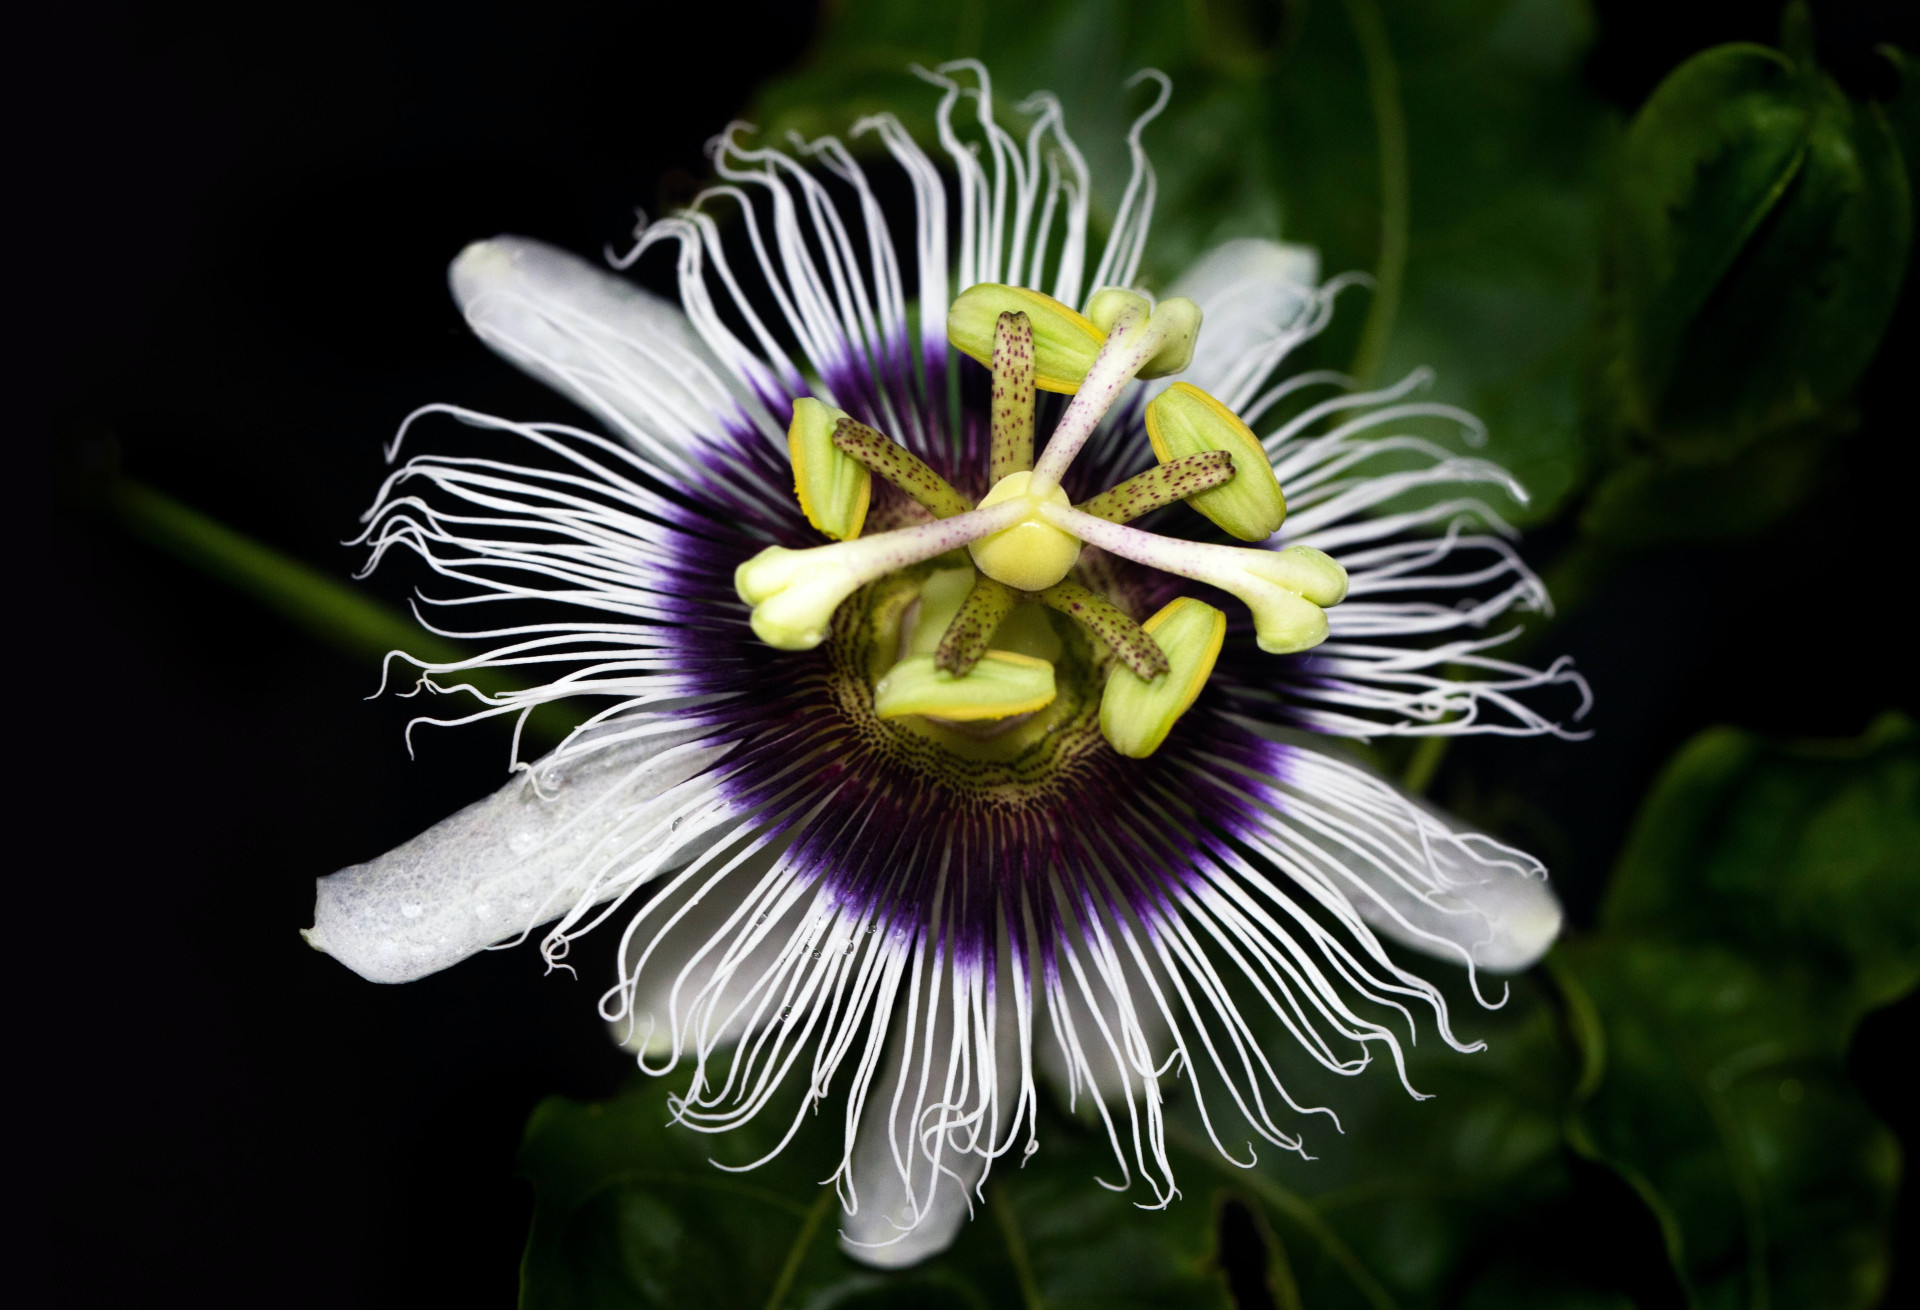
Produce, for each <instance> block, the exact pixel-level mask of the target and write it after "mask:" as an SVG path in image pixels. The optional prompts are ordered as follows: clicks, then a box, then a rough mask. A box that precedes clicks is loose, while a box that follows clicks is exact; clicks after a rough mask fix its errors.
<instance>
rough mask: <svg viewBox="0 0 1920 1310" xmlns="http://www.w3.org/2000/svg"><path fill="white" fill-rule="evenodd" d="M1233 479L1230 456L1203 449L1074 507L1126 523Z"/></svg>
mask: <svg viewBox="0 0 1920 1310" xmlns="http://www.w3.org/2000/svg"><path fill="white" fill-rule="evenodd" d="M1232 477H1233V456H1232V455H1230V454H1228V453H1227V452H1226V451H1224V450H1203V451H1201V452H1200V453H1199V454H1197V455H1183V456H1181V457H1180V458H1179V459H1173V460H1168V461H1167V462H1166V463H1164V464H1156V465H1155V466H1154V467H1152V468H1150V469H1148V470H1147V471H1146V472H1145V473H1138V474H1135V475H1134V476H1133V477H1130V478H1128V479H1127V480H1126V481H1125V482H1122V483H1121V484H1120V485H1119V486H1117V487H1113V488H1111V489H1109V490H1107V491H1103V492H1101V493H1100V494H1099V495H1097V496H1095V497H1094V498H1093V499H1092V500H1085V501H1082V502H1080V504H1079V505H1078V506H1077V508H1078V509H1079V510H1080V511H1081V512H1082V513H1086V514H1091V515H1093V516H1094V517H1095V518H1099V519H1105V520H1107V522H1109V523H1128V522H1131V521H1132V520H1134V519H1137V518H1139V517H1140V516H1141V515H1142V514H1151V513H1152V512H1153V511H1154V510H1156V509H1161V508H1163V507H1165V506H1167V505H1171V504H1173V502H1174V501H1176V500H1185V499H1186V498H1187V497H1188V496H1193V495H1197V494H1198V493H1200V492H1202V491H1206V490H1207V489H1209V488H1211V487H1217V486H1219V485H1220V484H1221V483H1223V482H1226V481H1228V480H1229V479H1231V478H1232Z"/></svg>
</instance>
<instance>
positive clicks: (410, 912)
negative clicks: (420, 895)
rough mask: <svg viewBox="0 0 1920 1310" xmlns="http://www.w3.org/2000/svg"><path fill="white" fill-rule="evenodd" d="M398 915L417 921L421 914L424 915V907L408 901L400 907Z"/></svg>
mask: <svg viewBox="0 0 1920 1310" xmlns="http://www.w3.org/2000/svg"><path fill="white" fill-rule="evenodd" d="M400 913H401V914H403V915H405V916H406V917H407V918H409V919H417V918H419V917H420V916H421V915H422V914H425V913H426V907H425V906H424V905H420V904H418V903H417V902H414V901H408V902H407V903H406V904H405V905H402V906H401V907H400Z"/></svg>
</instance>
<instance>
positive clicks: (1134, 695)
mask: <svg viewBox="0 0 1920 1310" xmlns="http://www.w3.org/2000/svg"><path fill="white" fill-rule="evenodd" d="M1143 631H1145V632H1146V633H1148V634H1149V635H1148V638H1147V639H1148V640H1149V641H1153V642H1156V643H1158V646H1157V649H1162V650H1164V651H1165V652H1166V654H1165V656H1164V659H1165V661H1166V663H1167V667H1166V670H1165V671H1166V673H1167V676H1166V677H1164V678H1158V679H1152V678H1143V677H1140V676H1138V674H1139V671H1138V670H1137V669H1136V670H1132V671H1129V670H1127V669H1115V670H1114V671H1113V672H1112V673H1111V674H1110V675H1108V677H1107V689H1106V691H1105V692H1104V693H1103V694H1102V695H1101V697H1100V731H1101V734H1102V735H1104V736H1105V737H1106V739H1107V741H1108V743H1109V744H1110V745H1112V747H1113V748H1114V749H1115V750H1116V751H1119V752H1120V753H1121V754H1122V755H1125V756H1127V757H1128V758H1130V759H1136V760H1144V759H1145V758H1147V756H1149V755H1151V754H1153V753H1154V752H1155V751H1157V750H1159V749H1160V743H1161V742H1163V741H1165V740H1166V739H1167V734H1168V733H1169V732H1172V731H1173V725H1174V724H1175V723H1177V722H1178V721H1179V719H1180V716H1181V715H1182V714H1185V713H1186V712H1187V711H1188V710H1189V709H1190V708H1192V706H1193V702H1194V700H1195V699H1196V698H1197V697H1198V696H1199V695H1200V689H1201V688H1202V687H1204V686H1206V684H1207V678H1208V676H1209V675H1210V674H1212V672H1213V663H1214V661H1215V660H1216V659H1218V658H1219V657H1220V645H1221V643H1222V642H1224V641H1225V640H1226V636H1227V616H1226V615H1224V614H1222V613H1221V612H1220V611H1219V610H1217V609H1215V608H1214V607H1213V606H1211V605H1209V604H1207V603H1206V602H1204V601H1198V600H1195V599H1193V598H1192V597H1191V596H1182V597H1180V598H1179V599H1178V600H1175V601H1174V602H1173V603H1172V604H1170V605H1168V606H1167V607H1166V608H1165V609H1162V610H1161V611H1160V612H1159V613H1158V614H1155V615H1154V616H1153V617H1152V618H1150V619H1148V620H1147V621H1146V623H1145V625H1144V626H1143Z"/></svg>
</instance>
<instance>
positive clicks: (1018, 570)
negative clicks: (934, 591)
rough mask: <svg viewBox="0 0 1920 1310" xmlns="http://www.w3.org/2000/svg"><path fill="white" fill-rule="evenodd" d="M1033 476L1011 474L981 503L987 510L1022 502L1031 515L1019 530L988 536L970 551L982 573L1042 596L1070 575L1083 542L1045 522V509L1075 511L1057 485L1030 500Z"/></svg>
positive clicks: (1018, 525)
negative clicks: (1042, 518)
mask: <svg viewBox="0 0 1920 1310" xmlns="http://www.w3.org/2000/svg"><path fill="white" fill-rule="evenodd" d="M1032 479H1033V474H1031V473H1024V472H1023V473H1009V474H1007V476H1006V477H1004V478H1002V479H1000V481H999V482H998V483H997V484H995V486H994V488H993V490H992V491H989V492H988V493H987V494H986V498H985V499H983V500H982V501H981V502H980V508H981V509H983V510H984V509H988V508H991V507H994V506H999V505H1004V504H1009V503H1013V502H1018V503H1020V504H1021V505H1022V506H1023V507H1024V508H1025V510H1026V513H1025V515H1024V516H1023V517H1022V518H1020V519H1019V520H1018V521H1017V522H1016V523H1015V524H1014V526H1012V527H1010V528H1008V529H1006V530H1005V531H1004V532H996V533H994V534H993V535H992V536H990V537H982V538H981V539H980V540H978V541H975V542H974V543H972V544H971V545H970V546H968V547H967V549H968V550H969V551H970V552H971V553H972V555H973V563H974V566H975V567H976V568H978V569H979V570H980V571H981V572H982V573H984V574H986V575H987V576H988V577H990V578H996V579H998V580H999V581H1001V582H1004V583H1006V584H1007V585H1008V586H1009V587H1012V588H1013V589H1014V590H1016V591H1040V590H1043V589H1044V588H1047V587H1051V586H1052V585H1053V584H1054V583H1056V582H1058V581H1060V579H1062V578H1064V577H1066V576H1067V571H1068V570H1069V569H1071V568H1072V567H1073V566H1074V562H1075V561H1076V560H1078V559H1079V558H1080V543H1079V542H1078V541H1077V540H1075V539H1074V538H1073V537H1071V536H1069V535H1068V534H1067V533H1065V532H1062V531H1061V530H1060V529H1058V528H1056V527H1053V526H1052V525H1050V524H1047V523H1043V522H1041V521H1040V518H1039V512H1040V509H1041V507H1042V506H1043V505H1046V504H1053V505H1058V506H1059V507H1060V508H1062V509H1066V508H1069V506H1068V504H1067V493H1066V492H1064V491H1062V490H1060V487H1059V485H1058V484H1057V483H1056V484H1055V485H1054V486H1053V487H1051V488H1049V489H1048V491H1047V492H1046V494H1044V495H1040V496H1034V495H1029V494H1028V493H1027V485H1028V483H1029V482H1030V481H1032Z"/></svg>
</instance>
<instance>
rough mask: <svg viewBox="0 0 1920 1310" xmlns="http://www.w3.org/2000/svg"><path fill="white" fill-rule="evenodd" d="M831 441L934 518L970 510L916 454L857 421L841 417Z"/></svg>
mask: <svg viewBox="0 0 1920 1310" xmlns="http://www.w3.org/2000/svg"><path fill="white" fill-rule="evenodd" d="M832 440H833V445H834V448H835V450H837V451H839V452H841V453H842V455H843V456H844V457H847V458H850V459H853V460H855V461H857V462H858V463H859V464H860V465H862V466H863V467H865V468H867V469H870V470H872V471H873V472H875V473H878V474H879V475H880V476H881V477H883V478H885V479H886V480H887V481H888V482H891V483H892V484H893V485H894V486H896V487H898V488H900V490H902V491H904V492H906V493H907V494H908V495H909V496H912V497H913V498H914V499H915V500H917V501H919V502H920V504H921V505H923V506H925V507H926V510H927V512H928V513H929V514H931V515H933V516H934V517H935V518H937V519H950V518H952V517H953V516H954V515H955V514H965V513H966V512H967V511H968V510H970V509H972V508H973V506H972V505H970V504H968V503H967V498H966V497H965V496H963V495H961V494H960V493H959V492H957V491H955V490H954V489H953V484H952V483H950V482H948V481H947V480H946V479H945V478H943V477H941V476H940V475H939V474H938V473H935V472H934V471H933V470H932V469H930V468H928V467H927V465H926V463H925V462H924V461H923V460H922V459H921V458H920V457H919V456H918V455H916V454H914V453H913V452H912V451H910V450H908V449H907V448H906V447H905V446H902V445H901V444H899V443H898V442H896V441H893V440H891V439H889V438H888V437H886V436H885V435H883V434H882V433H879V432H876V431H874V430H873V429H872V428H870V427H868V426H867V425H866V424H864V423H862V422H860V420H858V419H855V418H848V417H845V416H844V415H843V416H842V417H841V419H840V421H839V422H837V423H835V424H834V425H833V436H832Z"/></svg>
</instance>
